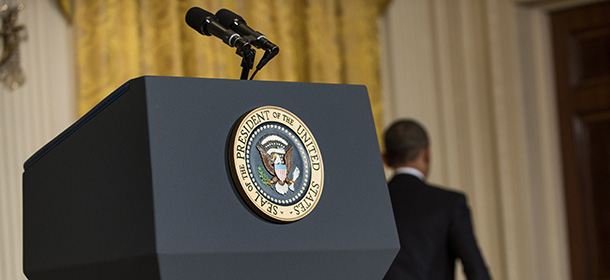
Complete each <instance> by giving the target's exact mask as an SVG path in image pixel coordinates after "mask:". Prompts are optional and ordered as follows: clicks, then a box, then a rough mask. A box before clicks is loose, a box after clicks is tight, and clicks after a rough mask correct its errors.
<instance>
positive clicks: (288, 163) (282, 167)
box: [256, 145, 294, 186]
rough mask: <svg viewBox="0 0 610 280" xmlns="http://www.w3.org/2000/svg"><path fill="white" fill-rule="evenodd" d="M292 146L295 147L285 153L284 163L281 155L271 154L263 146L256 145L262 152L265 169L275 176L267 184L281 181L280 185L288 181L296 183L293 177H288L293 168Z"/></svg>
mask: <svg viewBox="0 0 610 280" xmlns="http://www.w3.org/2000/svg"><path fill="white" fill-rule="evenodd" d="M292 148H293V147H290V148H288V150H287V151H286V154H284V160H283V162H284V164H282V159H281V158H280V156H279V155H277V154H273V155H270V154H268V153H267V152H265V150H264V149H263V148H262V147H261V146H259V145H256V149H258V152H259V153H260V154H261V158H262V160H263V165H264V166H265V169H267V172H269V174H271V175H272V176H273V178H271V180H267V182H265V184H267V185H269V186H271V185H273V184H275V183H279V184H280V186H284V184H286V183H288V184H292V183H294V181H293V180H292V179H290V178H288V177H287V176H288V174H290V169H291V168H292Z"/></svg>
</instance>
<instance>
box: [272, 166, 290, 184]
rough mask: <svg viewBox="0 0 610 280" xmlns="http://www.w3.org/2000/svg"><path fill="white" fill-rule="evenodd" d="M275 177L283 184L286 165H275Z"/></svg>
mask: <svg viewBox="0 0 610 280" xmlns="http://www.w3.org/2000/svg"><path fill="white" fill-rule="evenodd" d="M274 167H275V175H276V176H277V177H278V178H279V179H280V182H284V180H286V175H288V174H286V173H287V172H286V165H284V164H275V165H274Z"/></svg>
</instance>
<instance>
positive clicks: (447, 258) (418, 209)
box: [384, 174, 491, 280]
mask: <svg viewBox="0 0 610 280" xmlns="http://www.w3.org/2000/svg"><path fill="white" fill-rule="evenodd" d="M388 185H389V190H390V197H391V200H392V208H393V210H394V218H395V219H396V227H397V228H398V236H399V239H400V247H401V248H400V251H399V252H398V255H397V256H396V258H395V259H394V262H393V263H392V265H391V266H390V269H389V270H388V272H387V273H386V275H385V277H384V280H394V279H422V280H423V279H425V280H444V279H451V280H453V279H455V277H454V276H455V275H454V274H455V272H454V271H455V261H456V259H457V258H459V259H460V260H461V261H462V264H463V266H464V273H465V274H466V277H467V278H468V279H477V280H478V279H491V278H490V276H489V272H488V271H487V267H486V265H485V261H484V260H483V257H482V256H481V253H480V251H479V248H478V245H477V241H476V239H475V236H474V233H473V230H472V223H471V221H470V210H469V208H468V205H467V203H466V196H465V195H463V194H461V193H458V192H454V191H449V190H444V189H441V188H439V187H435V186H431V185H428V184H426V183H425V182H422V181H421V180H420V179H418V178H417V177H415V176H412V175H408V174H398V175H396V176H394V178H392V180H391V181H390V182H389V184H388Z"/></svg>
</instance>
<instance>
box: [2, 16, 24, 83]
mask: <svg viewBox="0 0 610 280" xmlns="http://www.w3.org/2000/svg"><path fill="white" fill-rule="evenodd" d="M21 10H23V4H19V5H17V6H9V5H8V4H4V5H2V7H0V18H1V20H2V27H1V28H0V37H2V54H1V55H0V83H2V85H4V87H6V88H8V89H11V90H14V89H17V88H19V87H20V86H22V85H23V83H24V82H25V74H24V73H23V69H22V68H21V63H20V58H19V43H20V42H21V41H24V40H25V39H26V35H25V26H24V25H18V24H17V14H18V13H19V11H21Z"/></svg>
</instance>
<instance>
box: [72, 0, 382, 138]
mask: <svg viewBox="0 0 610 280" xmlns="http://www.w3.org/2000/svg"><path fill="white" fill-rule="evenodd" d="M63 1H65V0H63ZM386 2H387V0H375V1H372V0H266V1H264V0H197V1H194V0H73V3H72V13H73V22H74V27H75V32H76V53H77V54H76V55H77V73H78V78H77V81H78V85H77V91H78V110H79V113H80V114H84V113H85V112H87V111H88V110H89V109H90V108H91V107H93V106H94V105H95V104H96V103H97V102H99V101H100V100H101V99H102V98H103V97H104V96H105V95H107V94H108V93H110V92H112V91H113V90H114V89H115V88H117V87H118V86H119V85H120V84H121V83H123V82H125V81H127V80H128V79H131V78H134V77H138V76H141V75H165V76H188V77H206V78H230V79H231V78H232V79H236V78H239V75H240V72H241V67H240V66H239V64H240V62H241V59H240V58H239V57H238V56H237V55H236V54H235V51H234V49H231V48H229V47H228V46H226V45H224V43H222V42H221V41H220V40H219V39H216V38H206V37H204V36H201V35H199V34H197V33H196V32H195V31H194V30H192V29H191V28H190V27H188V26H187V25H186V23H185V22H184V16H185V14H186V11H187V10H188V9H189V8H191V7H193V6H199V7H202V8H204V9H206V10H208V11H210V12H215V11H217V10H219V9H221V8H228V9H230V10H233V11H235V12H236V13H238V14H240V15H241V16H242V17H244V18H245V19H246V20H247V21H248V25H250V26H253V27H254V28H255V29H256V30H260V31H263V32H264V33H265V35H267V37H268V38H269V39H270V40H271V41H273V42H274V43H275V44H276V45H278V46H280V49H281V51H280V53H279V54H278V56H277V57H276V58H274V59H273V60H272V61H271V62H269V63H268V64H267V66H265V68H263V69H262V70H261V71H260V72H259V73H258V74H257V76H256V79H257V80H274V81H296V82H322V83H346V84H363V85H366V86H367V88H368V90H369V95H370V100H371V104H372V110H373V115H374V118H375V120H376V124H377V131H378V132H379V131H380V129H381V124H382V122H381V117H382V112H381V91H380V78H379V75H380V74H379V49H378V40H377V17H378V15H379V14H380V13H381V11H382V9H383V8H384V6H385V5H386ZM258 53H259V54H257V60H256V61H258V59H260V55H261V54H262V51H258ZM378 134H379V133H378Z"/></svg>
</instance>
